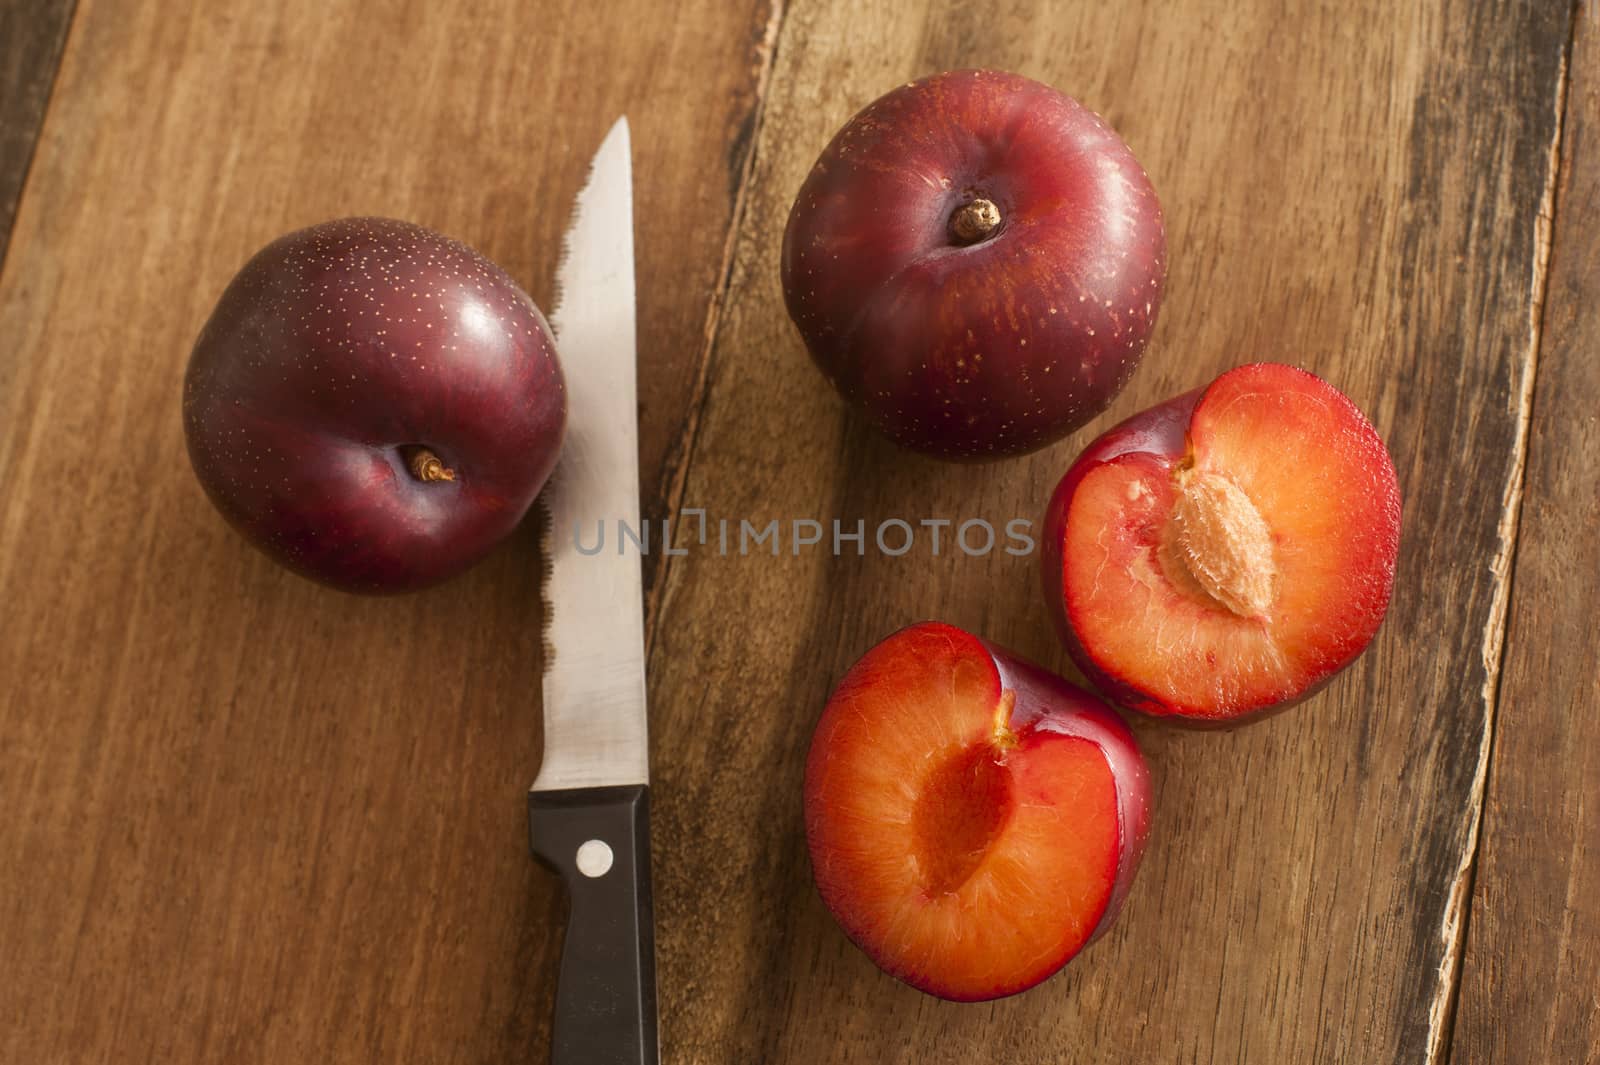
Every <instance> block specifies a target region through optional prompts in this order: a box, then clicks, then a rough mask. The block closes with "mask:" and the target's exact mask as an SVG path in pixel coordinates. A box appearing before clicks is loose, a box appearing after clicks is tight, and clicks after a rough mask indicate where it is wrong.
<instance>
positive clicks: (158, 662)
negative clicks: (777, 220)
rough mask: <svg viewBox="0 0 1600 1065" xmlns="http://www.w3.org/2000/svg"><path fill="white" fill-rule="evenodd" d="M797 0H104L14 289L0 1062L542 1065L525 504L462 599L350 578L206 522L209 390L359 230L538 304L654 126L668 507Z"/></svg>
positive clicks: (16, 254)
mask: <svg viewBox="0 0 1600 1065" xmlns="http://www.w3.org/2000/svg"><path fill="white" fill-rule="evenodd" d="M770 14H771V13H770V11H769V10H768V8H767V6H766V4H765V3H763V2H762V0H748V2H740V3H733V4H730V3H728V2H726V0H699V2H691V3H687V4H684V5H682V7H681V9H680V10H679V12H678V15H677V18H676V19H675V20H674V19H657V18H646V17H641V11H640V9H639V6H638V5H635V4H616V3H611V4H586V5H583V8H582V12H581V14H579V13H578V11H577V9H575V8H572V7H571V6H570V5H565V4H559V3H529V2H527V0H489V2H484V3H472V4H454V5H438V4H418V3H401V4H380V3H364V4H356V3H331V4H330V3H326V2H324V0H315V2H312V0H291V2H287V3H281V4H266V5H263V4H256V3H246V2H231V0H230V2H217V3H211V2H208V3H198V4H165V3H159V4H149V3H138V2H133V0H84V2H83V3H82V4H81V5H80V8H79V10H78V12H77V15H76V21H75V23H74V26H73V29H72V33H71V39H70V43H69V46H68V49H67V52H66V56H65V59H64V63H63V66H62V69H61V71H60V76H59V82H58V84H57V87H56V90H55V95H54V98H53V100H52V104H51V107H50V111H49V115H48V118H47V121H46V123H45V126H44V131H43V135H42V139H41V141H40V145H39V150H38V153H37V156H36V158H35V160H34V164H33V170H32V174H31V178H30V181H29V186H28V191H27V195H26V197H25V198H24V200H23V204H22V211H21V213H20V215H19V217H18V219H17V224H16V228H15V231H14V234H13V238H12V245H11V251H10V255H9V257H8V259H7V260H6V264H5V270H4V274H3V276H0V338H3V339H0V470H4V475H3V476H0V602H3V603H4V604H5V615H6V620H5V621H4V623H3V624H0V678H3V680H0V796H3V804H4V806H5V810H6V816H5V817H4V818H0V958H3V959H5V964H4V968H5V970H6V976H5V978H4V979H0V1017H3V1018H6V1020H5V1023H3V1024H0V1061H6V1062H33V1063H40V1065H66V1063H78V1062H87V1061H169V1062H180V1061H182V1062H202V1061H205V1062H215V1061H230V1062H256V1061H260V1062H272V1063H280V1062H311V1061H316V1062H334V1061H349V1062H365V1061H425V1062H429V1063H441V1062H483V1061H537V1060H541V1059H542V1057H543V1055H544V1053H545V1049H544V1048H545V1046H546V1044H547V1041H548V1015H549V1009H550V1001H551V999H550V988H551V983H552V981H553V979H554V973H555V968H554V965H555V955H556V951H557V948H558V945H559V942H560V931H559V929H560V915H561V902H560V900H559V895H558V889H557V886H556V884H555V883H554V881H552V880H551V879H549V878H547V877H546V876H545V875H544V874H542V873H541V872H539V871H538V870H537V869H536V867H535V866H534V865H533V863H532V862H531V860H530V859H529V858H528V855H527V850H526V815H525V800H524V791H525V789H526V786H527V783H528V781H529V780H530V779H531V778H532V774H533V772H534V770H535V768H536V767H537V765H538V760H539V746H538V721H539V717H538V711H539V704H538V695H537V692H538V677H539V661H538V647H539V624H540V619H539V610H538V606H537V594H536V588H537V583H536V573H537V566H536V559H535V553H534V550H533V543H532V532H531V530H530V531H529V533H528V535H527V536H525V537H522V538H519V540H518V542H517V543H515V544H514V545H512V546H511V547H510V548H508V549H506V550H503V551H501V552H500V553H499V554H497V555H496V556H495V557H494V558H493V559H492V560H491V561H489V562H488V563H486V564H485V565H484V566H483V567H482V568H481V569H479V570H477V571H475V572H474V573H472V574H471V575H470V576H468V577H466V578H464V579H463V580H461V581H458V582H456V583H453V584H451V585H450V586H448V587H445V588H441V589H439V590H438V591H436V592H430V593H427V594H424V595H420V596H416V597H413V598H406V599H398V600H385V601H374V600H361V599H355V598H349V597H344V596H340V595H336V594H330V593H328V592H325V591H322V590H319V589H317V588H315V587H313V586H311V585H310V584H307V583H305V582H303V581H300V580H298V579H296V578H293V577H290V576H289V575H287V574H285V573H283V572H280V571H279V570H277V569H276V568H275V567H274V566H273V565H272V564H271V563H269V562H268V561H267V560H266V559H264V558H262V557H259V556H257V555H256V554H254V553H252V552H251V551H250V550H249V549H248V548H246V547H245V546H244V545H243V543H242V541H240V540H239V539H238V538H237V537H236V536H234V535H233V534H232V533H231V532H229V531H228V530H227V529H226V528H225V527H224V526H223V524H222V522H221V521H220V519H218V517H217V516H216V515H215V514H214V513H213V512H212V510H211V507H210V506H209V504H208V503H207V502H206V500H205V499H204V497H203V496H202V495H201V493H200V491H199V488H198V485H197V484H196V482H195V479H194V477H193V475H192V474H191V473H190V471H189V469H188V463H187V460H186V458H185V455H184V449H183V438H182V432H181V428H180V423H179V396H180V380H181V376H182V372H183V367H184V362H185V359H186V357H187V353H188V348H189V345H190V344H191V343H192V342H193V339H194V336H195V334H196V333H197V332H198V330H199V327H200V324H201V322H202V321H203V320H204V318H205V315H206V314H207V312H208V311H209V309H210V306H211V304H212V302H213V301H214V300H215V299H216V297H217V295H218V294H219V293H220V291H221V289H222V286H223V285H224V283H225V282H226V281H227V279H228V278H229V276H230V275H231V274H232V272H233V271H234V270H235V269H237V268H238V267H239V266H240V265H241V264H242V263H243V262H244V260H245V259H246V258H247V257H248V256H249V255H250V253H252V252H253V251H254V250H255V249H256V248H257V247H259V246H260V245H262V244H264V243H266V242H267V241H268V240H270V239H272V238H273V237H275V236H277V235H278V234H280V233H282V232H284V231H286V230H288V229H290V228H293V227H296V226H300V225H304V224H308V223H311V222H314V221H318V220H321V219H324V218H329V217H335V216H338V215H344V214H355V213H367V212H375V213H386V214H393V215H400V216H404V217H408V218H412V219H415V220H417V221H419V222H422V223H425V224H428V225H432V226H435V227H437V228H439V229H442V230H444V231H445V232H448V233H450V234H453V235H456V236H459V237H461V238H463V239H465V240H467V241H468V242H469V243H472V244H474V245H476V246H477V247H479V248H480V249H482V250H483V251H484V252H486V253H487V254H489V255H490V256H491V257H493V258H495V259H497V260H498V261H499V262H501V263H502V264H503V265H504V266H505V267H506V268H507V269H508V270H509V271H510V272H511V273H512V275H513V276H515V277H517V278H518V279H519V280H521V281H522V282H523V283H524V285H525V286H526V287H527V288H528V290H529V291H530V292H531V293H532V294H533V295H534V296H535V298H536V299H538V300H539V301H540V302H546V303H547V302H548V298H549V296H550V294H551V293H550V286H551V280H552V276H553V272H554V268H555V264H556V260H557V254H558V247H557V242H558V240H559V236H560V234H561V232H562V230H563V229H564V228H565V225H566V223H567V215H568V211H569V209H570V205H571V203H572V200H573V196H574V195H575V194H576V192H577V190H578V187H579V184H580V183H581V181H582V179H583V176H584V168H585V167H586V165H587V162H588V159H589V157H590V155H591V154H592V152H593V151H594V149H595V148H596V147H597V146H598V145H599V143H600V138H601V137H602V136H603V135H604V133H605V132H606V129H607V128H608V127H609V126H610V124H611V122H612V120H613V119H614V118H615V117H616V116H617V115H619V114H621V113H623V112H627V113H628V114H629V115H630V117H631V118H632V119H633V123H634V131H635V133H634V149H635V165H636V186H637V190H638V196H637V200H638V214H639V217H638V226H637V233H638V246H639V249H640V259H639V290H640V294H641V303H640V308H639V320H640V352H641V357H642V361H643V366H644V368H643V370H642V373H641V395H642V396H643V403H642V408H643V409H642V431H641V437H642V445H641V446H642V451H643V455H644V464H645V481H646V486H647V491H648V492H650V493H652V494H653V495H654V496H655V498H656V499H657V500H658V502H656V503H655V504H654V506H655V508H656V509H658V510H659V509H660V508H661V506H662V504H661V503H660V502H659V499H660V498H661V497H662V494H663V493H665V492H666V491H668V490H669V489H670V487H671V485H672V484H673V475H672V472H671V471H672V467H673V464H674V462H676V461H678V457H681V449H679V447H678V445H677V444H676V440H677V438H678V437H680V436H681V435H682V434H683V432H684V431H685V430H684V426H685V421H686V419H687V417H688V415H689V412H690V411H691V410H692V409H693V404H692V402H691V397H692V396H693V394H694V392H695V390H696V388H697V387H698V384H697V383H698V380H699V365H700V362H701V359H702V357H703V355H704V353H705V351H706V330H707V327H708V321H709V316H710V310H711V302H712V299H713V297H714V294H715V293H716V291H717V288H718V285H719V283H720V281H721V279H722V277H723V276H724V272H725V268H726V263H725V260H726V240H727V234H728V232H729V229H730V226H731V223H732V219H733V215H734V210H735V199H736V194H737V189H738V186H739V181H740V178H741V176H742V174H743V172H744V169H745V164H746V159H747V157H748V150H749V142H748V136H747V133H746V131H748V130H749V128H750V127H751V125H752V123H753V120H754V115H755V107H756V101H757V97H758V93H757V88H758V84H759V82H760V78H761V74H762V70H763V64H764V63H765V56H766V51H765V41H766V34H767V32H768V27H769V23H770ZM6 104H7V114H10V113H11V110H10V106H9V105H10V101H9V100H8V101H6Z"/></svg>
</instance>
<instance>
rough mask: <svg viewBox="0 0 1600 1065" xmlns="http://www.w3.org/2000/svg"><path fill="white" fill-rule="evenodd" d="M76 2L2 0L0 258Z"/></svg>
mask: <svg viewBox="0 0 1600 1065" xmlns="http://www.w3.org/2000/svg"><path fill="white" fill-rule="evenodd" d="M72 5H73V0H0V263H3V262H5V257H6V238H7V237H9V236H10V235H11V220H12V219H13V218H14V217H15V216H16V210H17V197H18V196H20V195H21V194H22V183H23V179H24V178H26V177H27V174H28V162H29V161H30V160H31V159H32V158H33V145H34V141H35V140H37V139H38V136H39V123H40V122H41V121H42V120H43V119H44V108H45V101H47V100H48V99H49V98H50V85H51V83H52V82H53V81H54V80H55V76H56V64H57V62H58V61H59V60H60V58H61V46H62V44H63V43H64V42H65V40H66V37H67V25H68V24H69V23H70V22H71V21H72Z"/></svg>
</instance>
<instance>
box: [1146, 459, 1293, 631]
mask: <svg viewBox="0 0 1600 1065" xmlns="http://www.w3.org/2000/svg"><path fill="white" fill-rule="evenodd" d="M1173 489H1174V493H1175V500H1174V503H1173V507H1172V518H1171V524H1170V530H1169V536H1168V543H1167V550H1165V551H1163V552H1161V555H1162V562H1163V565H1164V567H1166V568H1170V567H1171V566H1172V565H1173V564H1176V565H1178V566H1181V567H1182V569H1183V571H1184V574H1185V575H1187V576H1188V577H1189V578H1191V581H1192V584H1193V585H1196V586H1198V587H1199V589H1200V590H1201V591H1203V592H1204V593H1205V594H1206V595H1207V596H1209V597H1210V598H1211V599H1213V600H1215V601H1216V602H1217V603H1220V604H1221V605H1222V606H1224V607H1226V608H1227V609H1228V610H1230V611H1232V612H1233V613H1235V614H1237V615H1239V616H1240V617H1245V618H1254V617H1262V616H1264V615H1265V614H1266V613H1267V611H1268V610H1269V609H1271V607H1272V603H1273V600H1274V598H1276V585H1277V579H1278V573H1277V566H1276V564H1275V563H1274V561H1273V557H1272V530H1271V529H1269V528H1268V527H1267V522H1266V519H1264V518H1263V517H1262V516H1261V511H1259V510H1257V509H1256V505H1255V504H1254V503H1252V502H1251V501H1250V497H1249V496H1248V495H1246V494H1245V491H1244V489H1242V488H1240V487H1239V486H1238V485H1237V484H1236V483H1234V481H1233V479H1232V478H1230V477H1228V476H1226V475H1225V474H1221V473H1215V472H1212V471H1210V470H1202V469H1197V468H1195V467H1194V466H1192V465H1189V466H1185V467H1182V468H1180V469H1179V470H1178V471H1177V473H1176V474H1175V475H1174V476H1173ZM1170 576H1171V574H1170V573H1169V577H1170ZM1174 583H1177V584H1180V585H1182V584H1184V583H1186V582H1183V581H1182V580H1178V581H1175V582H1174Z"/></svg>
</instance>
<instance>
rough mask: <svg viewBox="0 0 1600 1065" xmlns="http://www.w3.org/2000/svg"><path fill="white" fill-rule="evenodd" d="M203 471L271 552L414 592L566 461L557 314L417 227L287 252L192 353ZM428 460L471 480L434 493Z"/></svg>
mask: <svg viewBox="0 0 1600 1065" xmlns="http://www.w3.org/2000/svg"><path fill="white" fill-rule="evenodd" d="M183 419H184V429H185V434H186V437H187V440H188V448H189V458H190V461H191V463H192V464H193V466H194V470H195V473H196V475H197V476H198V477H199V479H200V483H201V485H202V486H203V487H204V489H205V491H206V494H207V495H208V496H209V497H210V499H211V501H212V502H213V503H214V504H215V505H216V507H217V509H218V510H220V511H221V512H222V514H223V516H224V517H225V518H226V519H227V520H228V522H229V523H230V524H232V525H233V526H234V527H235V528H236V529H238V530H239V531H240V532H241V533H242V534H243V535H244V536H245V537H246V539H248V540H249V541H250V542H251V543H253V544H255V545H256V546H257V547H259V548H260V549H261V550H262V551H264V552H265V553H266V554H268V555H269V556H270V557H272V558H273V559H275V560H277V561H278V562H280V563H282V564H283V565H285V566H287V567H288V568H290V569H292V570H294V571H295V572H297V573H300V574H302V575H304V576H306V577H309V578H312V579H314V580H317V581H320V582H322V583H325V584H328V585H331V586H333V587H336V588H340V589H343V590H346V591H352V592H365V593H390V592H403V591H410V590H413V589H417V588H422V587H425V586H427V585H431V584H434V583H437V582H438V581H441V580H444V579H445V578H447V577H450V576H452V575H454V574H456V573H458V572H460V571H461V570H463V569H465V568H467V567H468V566H470V565H471V564H472V563H473V562H475V561H477V560H478V559H480V558H481V557H482V556H483V555H484V554H486V553H487V552H488V551H489V550H490V548H492V547H493V546H494V545H495V544H496V543H498V542H499V541H500V540H502V539H503V538H504V537H505V536H506V535H507V534H509V533H510V532H511V530H512V529H514V528H515V527H516V526H517V524H518V522H519V521H520V520H521V519H522V517H523V515H524V514H525V513H526V511H527V509H528V507H529V505H530V504H531V503H532V502H533V499H534V497H535V496H536V495H537V494H538V492H539V489H540V488H541V487H542V486H543V484H544V482H545V480H546V478H548V476H549V474H550V471H551V469H552V468H553V467H554V465H555V461H556V458H557V456H558V454H559V451H560V447H561V439H562V434H563V431H564V429H565V424H566V393H565V388H564V385H563V383H562V377H561V370H560V367H559V365H558V363H557V360H556V352H555V343H554V340H553V338H552V337H551V335H550V330H549V326H548V325H547V324H546V323H545V320H544V316H543V315H542V314H541V313H540V312H539V309H538V308H537V307H535V306H534V304H533V301H532V300H530V299H529V298H528V297H527V295H526V294H524V293H523V292H522V290H521V289H520V288H518V287H517V285H516V283H515V282H514V281H512V279H511V278H510V277H509V276H508V275H507V274H506V273H505V272H504V271H503V270H501V269H500V268H499V267H497V266H496V265H494V264H493V263H492V262H490V261H489V260H488V259H486V258H484V257H483V256H481V255H479V254H478V253H477V252H475V251H473V250H472V249H471V248H468V247H467V246H465V245H464V244H461V243H459V242H457V241H454V240H450V239H448V238H446V237H443V236H441V235H439V234H437V233H434V232H432V231H430V230H427V229H424V228H422V227H420V226H416V225H412V224H410V223H407V222H400V221H394V220H390V219H382V218H354V219H342V220H339V221H334V222H327V223H323V224H321V225H317V226H313V227H311V228H309V229H303V230H300V231H298V232H295V233H290V234H289V235H287V236H285V237H282V238H280V239H279V240H277V241H274V242H273V243H272V244H269V245H268V246H267V247H266V248H264V249H262V250H261V251H260V252H259V253H257V254H256V255H255V257H254V258H252V259H251V260H250V261H249V262H248V263H247V264H246V265H245V266H244V268H243V269H242V270H240V271H239V273H238V275H237V276H236V277H235V278H234V279H233V280H232V281H231V282H230V283H229V285H228V287H227V289H226V291H224V293H223V295H222V298H221V300H220V301H219V302H218V304H217V307H216V309H215V311H214V312H213V313H212V315H211V318H210V320H209V321H207V322H206V324H205V327H204V328H203V330H202V331H201V333H200V337H199V339H198V341H197V342H196V344H195V347H194V351H193V354H192V355H191V356H190V361H189V368H188V373H187V376H186V378H185V381H184V393H183ZM419 449H426V452H427V453H431V454H433V455H435V456H437V458H438V459H439V461H440V463H441V464H442V466H443V467H446V468H448V469H449V471H450V472H451V474H452V476H453V479H449V480H445V479H439V480H424V479H422V477H420V476H419V475H418V474H417V473H415V472H413V469H412V466H411V464H410V460H411V459H412V458H413V457H414V456H415V455H416V454H417V453H418V451H419Z"/></svg>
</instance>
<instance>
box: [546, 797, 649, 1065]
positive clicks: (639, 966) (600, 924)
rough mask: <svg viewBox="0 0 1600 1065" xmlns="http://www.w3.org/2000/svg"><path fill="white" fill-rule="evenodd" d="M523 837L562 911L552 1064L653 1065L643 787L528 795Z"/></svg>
mask: <svg viewBox="0 0 1600 1065" xmlns="http://www.w3.org/2000/svg"><path fill="white" fill-rule="evenodd" d="M528 830H529V837H530V839H531V840H532V846H533V856H534V857H535V858H538V859H539V860H540V861H541V862H543V863H544V864H545V865H547V866H549V867H550V868H551V869H553V870H554V871H555V872H556V873H558V874H560V876H561V878H562V879H563V880H565V881H566V885H567V897H568V900H569V903H570V905H569V907H568V911H567V937H566V942H565V943H564V944H563V945H562V948H561V976H560V982H559V983H558V984H557V985H556V1013H555V1024H554V1027H553V1028H552V1030H551V1036H550V1065H658V1062H659V1060H660V1048H659V1044H658V1042H657V1035H656V954H655V921H654V918H653V917H652V915H651V909H650V788H649V787H648V786H647V785H643V784H639V785H633V786H629V787H619V788H574V789H572V790H568V791H533V792H529V793H528Z"/></svg>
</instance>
